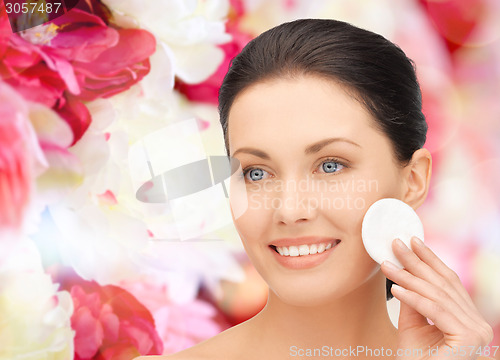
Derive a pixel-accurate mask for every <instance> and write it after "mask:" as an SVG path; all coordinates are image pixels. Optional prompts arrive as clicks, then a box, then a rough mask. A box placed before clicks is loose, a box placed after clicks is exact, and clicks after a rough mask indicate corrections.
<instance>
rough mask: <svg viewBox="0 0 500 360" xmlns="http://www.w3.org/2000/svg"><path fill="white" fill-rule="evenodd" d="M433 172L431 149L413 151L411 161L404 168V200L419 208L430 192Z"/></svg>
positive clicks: (414, 207)
mask: <svg viewBox="0 0 500 360" xmlns="http://www.w3.org/2000/svg"><path fill="white" fill-rule="evenodd" d="M431 173H432V156H431V153H430V152H429V150H427V149H425V148H422V149H418V150H417V151H415V152H414V153H413V156H412V158H411V162H410V163H409V164H408V165H407V166H406V168H405V169H404V174H405V188H406V190H405V194H404V202H406V203H407V204H408V205H410V206H411V207H412V208H413V209H417V208H418V207H419V206H420V205H422V203H423V202H424V200H425V198H426V197H427V193H428V192H429V183H430V180H431Z"/></svg>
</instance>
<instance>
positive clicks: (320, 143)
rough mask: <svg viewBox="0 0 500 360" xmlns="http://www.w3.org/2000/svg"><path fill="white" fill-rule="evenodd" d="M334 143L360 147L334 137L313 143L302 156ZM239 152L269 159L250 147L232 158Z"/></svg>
mask: <svg viewBox="0 0 500 360" xmlns="http://www.w3.org/2000/svg"><path fill="white" fill-rule="evenodd" d="M334 142H345V143H349V144H352V145H354V146H357V147H359V148H361V145H359V144H358V143H355V142H354V141H352V140H349V139H347V138H343V137H335V138H327V139H323V140H320V141H318V142H315V143H314V144H311V145H309V146H308V147H306V149H305V150H304V154H306V155H310V154H314V153H317V152H318V151H320V150H321V149H323V148H324V147H325V146H326V145H328V144H331V143H334ZM239 152H244V153H247V154H251V155H255V156H258V157H260V158H262V159H265V160H270V159H271V157H270V156H269V155H268V154H267V153H266V152H264V151H262V150H259V149H255V148H251V147H243V148H240V149H238V150H236V151H235V152H234V154H233V156H234V155H236V154H237V153H239Z"/></svg>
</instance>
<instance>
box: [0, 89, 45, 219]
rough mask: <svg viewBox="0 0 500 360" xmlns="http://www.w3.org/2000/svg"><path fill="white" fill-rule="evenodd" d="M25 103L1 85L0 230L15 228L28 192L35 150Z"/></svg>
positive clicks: (36, 145)
mask: <svg viewBox="0 0 500 360" xmlns="http://www.w3.org/2000/svg"><path fill="white" fill-rule="evenodd" d="M33 133H34V132H33V129H32V127H31V124H30V121H29V110H28V104H27V103H26V102H25V101H24V100H23V99H22V97H21V96H20V95H19V94H17V93H16V92H15V91H14V90H13V89H12V88H11V87H10V86H8V85H7V84H4V83H2V82H0V227H4V226H6V227H9V228H18V227H19V226H20V225H21V222H22V215H23V212H24V209H25V207H26V205H27V204H28V200H29V197H30V192H31V176H32V175H31V172H32V171H31V166H30V165H31V163H32V161H33V157H34V154H35V151H36V150H38V149H39V148H38V144H37V142H36V138H34V137H33Z"/></svg>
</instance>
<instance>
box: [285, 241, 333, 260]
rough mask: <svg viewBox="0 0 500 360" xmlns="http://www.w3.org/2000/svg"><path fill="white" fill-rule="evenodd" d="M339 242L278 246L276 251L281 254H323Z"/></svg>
mask: <svg viewBox="0 0 500 360" xmlns="http://www.w3.org/2000/svg"><path fill="white" fill-rule="evenodd" d="M335 245H337V242H335V243H332V242H328V243H320V244H311V245H300V246H288V247H286V246H276V251H277V252H278V253H279V254H280V255H281V256H294V257H296V256H305V255H314V254H321V253H323V252H325V251H326V250H328V249H331V248H332V247H335Z"/></svg>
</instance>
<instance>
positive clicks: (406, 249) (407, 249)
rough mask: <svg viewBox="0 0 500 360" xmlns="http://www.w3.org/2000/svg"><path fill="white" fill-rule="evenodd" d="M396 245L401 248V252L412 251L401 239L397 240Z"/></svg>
mask: <svg viewBox="0 0 500 360" xmlns="http://www.w3.org/2000/svg"><path fill="white" fill-rule="evenodd" d="M396 244H397V245H398V246H399V248H400V249H401V250H404V251H410V249H409V248H408V246H406V244H405V243H404V242H403V241H401V239H396Z"/></svg>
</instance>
